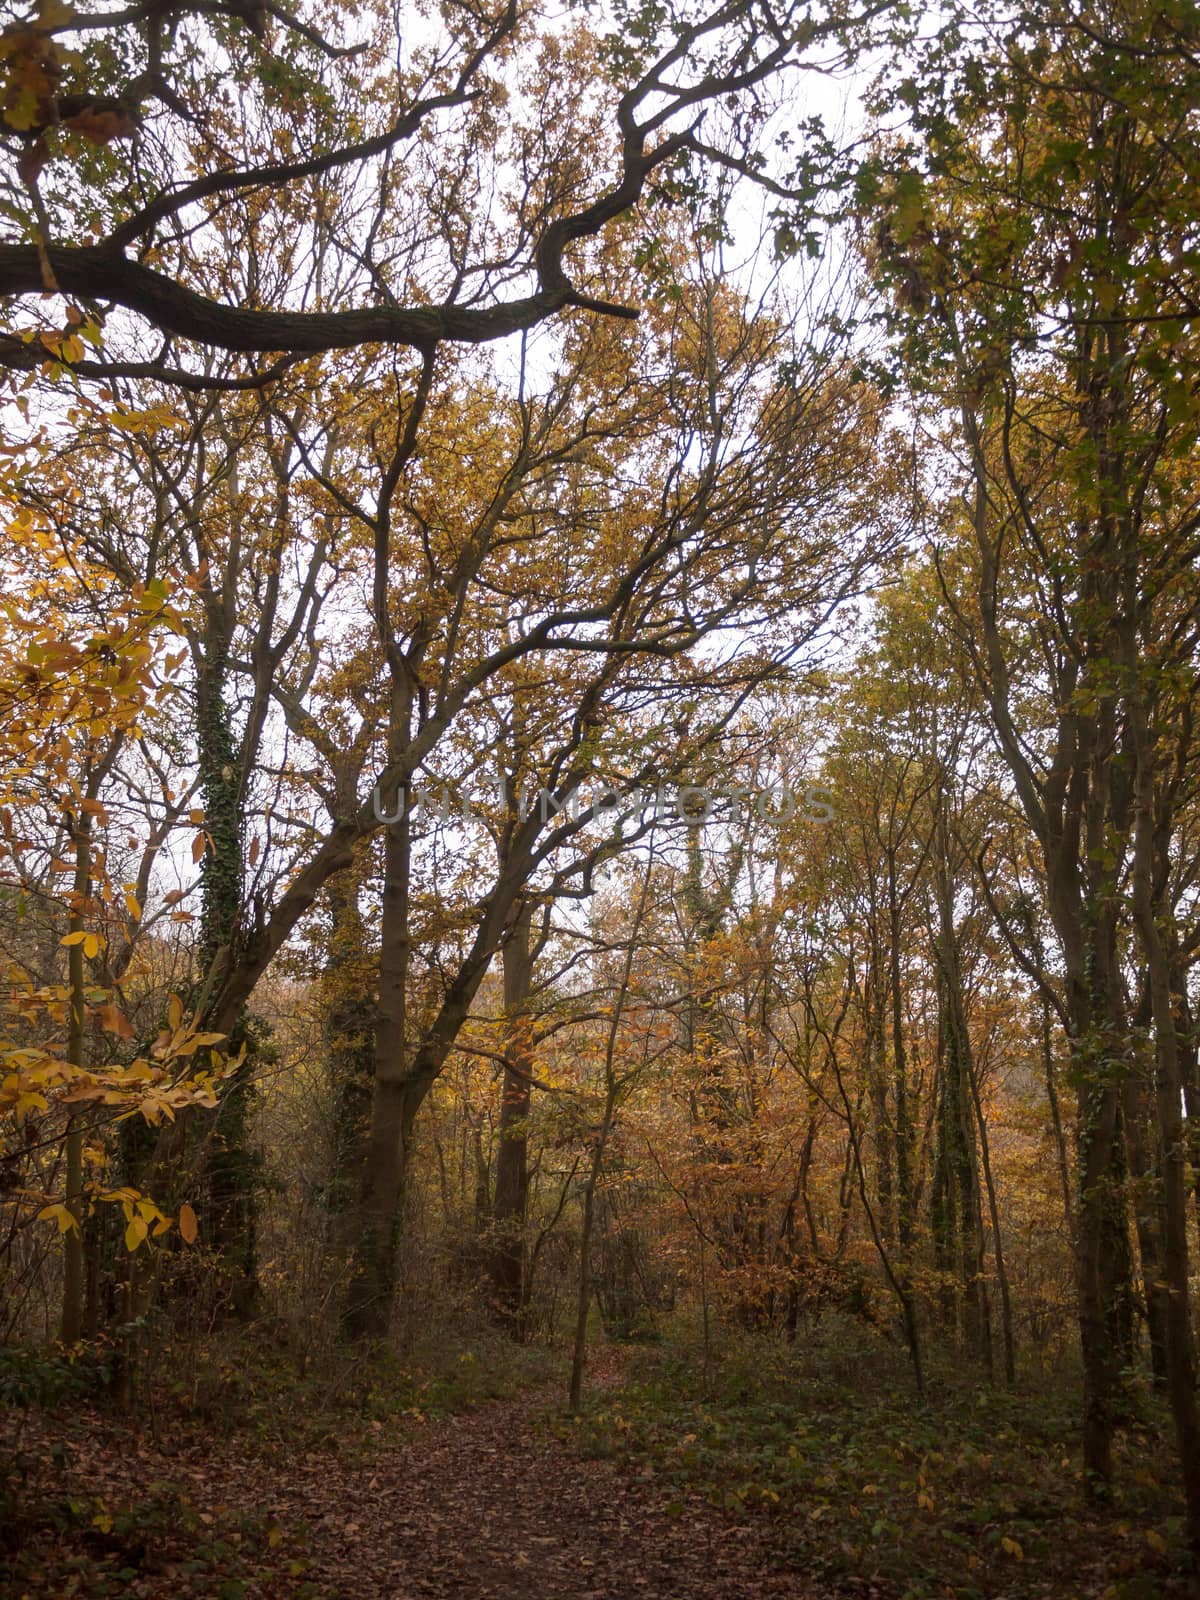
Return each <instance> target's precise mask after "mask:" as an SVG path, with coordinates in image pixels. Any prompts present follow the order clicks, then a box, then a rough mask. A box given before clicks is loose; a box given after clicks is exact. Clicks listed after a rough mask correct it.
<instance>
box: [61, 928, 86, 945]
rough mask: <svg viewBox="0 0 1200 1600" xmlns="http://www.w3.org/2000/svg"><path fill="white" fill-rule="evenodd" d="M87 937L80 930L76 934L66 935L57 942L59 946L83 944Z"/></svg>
mask: <svg viewBox="0 0 1200 1600" xmlns="http://www.w3.org/2000/svg"><path fill="white" fill-rule="evenodd" d="M87 937H88V935H87V934H86V933H84V931H83V929H82V928H80V929H79V930H78V931H77V932H76V933H66V934H64V935H63V937H62V938H61V939H60V940H59V941H58V942H59V944H61V945H71V944H83V942H84V941H85V940H86V939H87Z"/></svg>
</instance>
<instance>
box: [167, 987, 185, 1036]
mask: <svg viewBox="0 0 1200 1600" xmlns="http://www.w3.org/2000/svg"><path fill="white" fill-rule="evenodd" d="M167 1024H168V1026H169V1027H171V1028H178V1027H181V1026H182V1025H183V1001H182V1000H181V999H180V998H179V996H178V995H177V994H173V995H172V996H171V998H170V1000H168V1001H167Z"/></svg>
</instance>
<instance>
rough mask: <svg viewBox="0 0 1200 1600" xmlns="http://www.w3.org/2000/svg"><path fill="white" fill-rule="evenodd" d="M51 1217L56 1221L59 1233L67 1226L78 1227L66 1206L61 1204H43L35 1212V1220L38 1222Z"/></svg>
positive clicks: (63, 1231) (64, 1231) (46, 1220)
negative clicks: (36, 1212)
mask: <svg viewBox="0 0 1200 1600" xmlns="http://www.w3.org/2000/svg"><path fill="white" fill-rule="evenodd" d="M51 1217H53V1218H54V1220H55V1221H56V1222H57V1223H58V1231H59V1233H66V1232H67V1230H68V1229H69V1228H78V1226H79V1224H78V1222H76V1220H75V1218H74V1217H73V1216H72V1215H71V1213H70V1212H69V1211H68V1210H67V1208H66V1206H64V1205H62V1204H59V1205H53V1206H43V1207H42V1209H41V1210H40V1211H39V1212H38V1214H37V1220H38V1221H39V1222H49V1220H50V1218H51Z"/></svg>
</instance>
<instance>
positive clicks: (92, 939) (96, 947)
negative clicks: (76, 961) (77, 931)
mask: <svg viewBox="0 0 1200 1600" xmlns="http://www.w3.org/2000/svg"><path fill="white" fill-rule="evenodd" d="M83 953H84V955H85V956H87V958H88V960H89V961H94V960H95V959H96V957H97V956H98V955H99V954H100V936H99V934H96V933H88V934H85V935H84V939H83Z"/></svg>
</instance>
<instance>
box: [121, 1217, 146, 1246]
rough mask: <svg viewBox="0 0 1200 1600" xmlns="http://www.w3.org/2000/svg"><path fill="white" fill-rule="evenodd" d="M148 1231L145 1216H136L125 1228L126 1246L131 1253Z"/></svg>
mask: <svg viewBox="0 0 1200 1600" xmlns="http://www.w3.org/2000/svg"><path fill="white" fill-rule="evenodd" d="M146 1233H147V1228H146V1219H145V1217H134V1219H133V1221H132V1222H131V1223H130V1224H129V1226H128V1227H127V1228H126V1229H125V1248H126V1250H128V1251H129V1252H130V1253H131V1254H132V1252H133V1251H134V1250H136V1249H137V1247H138V1245H140V1244H141V1243H142V1241H143V1240H144V1239H145V1237H146Z"/></svg>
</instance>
